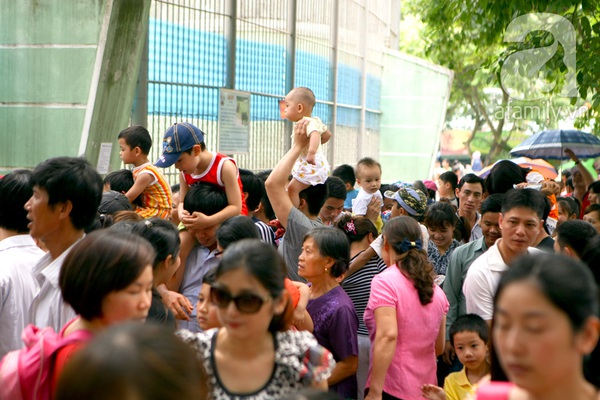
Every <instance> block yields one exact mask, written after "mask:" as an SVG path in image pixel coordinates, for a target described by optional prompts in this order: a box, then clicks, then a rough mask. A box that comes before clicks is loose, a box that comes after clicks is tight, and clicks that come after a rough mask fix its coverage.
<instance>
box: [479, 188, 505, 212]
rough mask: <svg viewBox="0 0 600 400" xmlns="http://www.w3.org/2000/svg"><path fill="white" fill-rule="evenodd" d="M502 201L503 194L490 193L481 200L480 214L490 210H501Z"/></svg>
mask: <svg viewBox="0 0 600 400" xmlns="http://www.w3.org/2000/svg"><path fill="white" fill-rule="evenodd" d="M503 201H504V194H502V193H494V194H490V195H489V196H488V197H486V198H485V200H483V201H482V202H481V215H483V214H485V213H488V212H492V213H499V212H502V202H503Z"/></svg>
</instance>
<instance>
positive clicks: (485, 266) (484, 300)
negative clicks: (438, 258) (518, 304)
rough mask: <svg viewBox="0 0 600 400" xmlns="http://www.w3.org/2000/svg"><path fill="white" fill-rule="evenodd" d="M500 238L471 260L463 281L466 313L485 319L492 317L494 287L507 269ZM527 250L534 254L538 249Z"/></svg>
mask: <svg viewBox="0 0 600 400" xmlns="http://www.w3.org/2000/svg"><path fill="white" fill-rule="evenodd" d="M500 240H502V239H498V240H497V241H496V243H494V245H493V246H492V247H490V248H489V249H488V251H486V252H485V253H483V254H482V255H481V256H479V257H478V258H477V259H476V260H475V261H473V264H471V267H469V270H468V272H467V276H466V277H465V282H464V283H463V293H464V295H465V302H466V306H467V313H469V314H471V313H473V314H477V315H479V316H480V317H481V318H483V319H484V320H486V321H490V320H491V319H492V316H493V313H494V296H495V294H496V289H497V288H498V284H499V283H500V278H502V275H504V272H505V271H507V270H508V265H506V263H505V262H504V259H503V258H502V255H501V254H500V249H499V248H498V243H500ZM527 252H528V253H529V254H536V253H540V250H538V249H536V248H534V247H529V248H528V249H527Z"/></svg>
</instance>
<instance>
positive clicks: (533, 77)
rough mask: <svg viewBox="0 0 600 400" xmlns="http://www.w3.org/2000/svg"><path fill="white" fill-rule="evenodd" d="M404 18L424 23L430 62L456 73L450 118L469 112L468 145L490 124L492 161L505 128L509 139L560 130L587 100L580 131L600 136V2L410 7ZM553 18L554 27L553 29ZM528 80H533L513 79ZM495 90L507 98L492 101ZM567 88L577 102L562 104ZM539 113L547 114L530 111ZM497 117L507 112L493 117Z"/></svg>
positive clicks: (526, 0) (519, 0)
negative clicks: (530, 131)
mask: <svg viewBox="0 0 600 400" xmlns="http://www.w3.org/2000/svg"><path fill="white" fill-rule="evenodd" d="M403 11H404V12H405V13H406V14H408V15H411V14H412V15H418V16H420V17H421V23H422V27H423V37H424V40H425V45H424V49H425V50H424V51H423V53H424V54H425V56H426V57H427V58H429V59H430V60H432V61H434V62H436V63H439V64H441V65H444V66H446V67H448V68H450V69H452V70H454V72H455V78H454V88H453V94H452V98H451V106H450V108H449V113H448V114H449V116H452V112H455V111H463V112H464V111H465V109H466V108H468V109H469V110H470V111H469V114H470V115H471V116H472V117H473V119H474V121H475V124H474V126H475V129H474V130H473V132H472V136H471V138H470V140H469V142H468V144H470V142H471V141H472V139H473V137H474V136H475V135H476V134H477V133H478V130H479V128H480V127H481V126H483V123H484V124H485V125H487V126H488V127H489V130H490V131H491V132H492V134H493V143H492V146H491V148H490V153H489V154H488V158H487V160H488V161H490V160H492V159H493V158H494V157H495V156H496V155H497V154H499V153H500V152H501V151H502V150H503V149H504V148H505V147H506V142H507V141H508V137H507V136H506V134H505V135H503V131H504V130H505V129H509V135H508V136H510V132H512V131H514V130H520V129H525V128H526V127H527V125H532V126H534V127H535V128H536V129H544V128H552V127H555V126H557V125H558V122H559V120H560V119H564V118H566V117H567V115H568V114H571V113H572V111H573V110H575V109H576V108H577V107H578V106H580V105H581V104H583V103H585V102H586V101H587V102H589V104H590V106H591V109H590V110H589V111H588V112H587V113H583V115H582V116H581V117H580V118H579V119H578V120H577V122H576V125H577V126H579V127H581V126H585V125H586V124H591V125H592V126H593V127H594V130H595V131H596V133H600V121H599V120H598V119H599V118H600V86H599V85H600V62H598V61H597V58H598V57H597V55H598V54H600V2H597V1H594V2H593V3H592V2H591V1H588V0H586V1H581V2H579V3H573V2H571V1H565V0H553V1H548V0H498V1H492V0H469V1H465V0H439V1H435V2H432V1H430V0H411V2H410V3H409V5H407V6H406V7H404V9H403ZM542 13H547V14H555V16H551V15H545V14H542ZM562 17H564V18H562ZM547 18H550V20H552V21H555V25H551V24H549V23H547V21H548V20H547ZM520 21H525V22H526V25H522V24H521V25H520V26H521V28H523V26H525V28H531V29H529V31H528V30H527V29H524V30H525V31H526V32H527V34H526V35H525V36H524V38H522V39H519V38H517V39H516V40H522V41H514V40H515V38H514V37H513V38H511V35H512V34H513V33H514V32H515V30H516V31H518V30H519V29H518V27H519V22H520ZM556 21H559V22H560V23H562V25H556ZM511 22H512V25H511ZM527 24H529V25H527ZM544 24H545V25H544ZM557 26H558V27H559V28H556V27H557ZM515 27H516V28H515ZM557 29H558V30H557ZM522 30H523V29H522ZM571 31H572V35H571V36H568V34H569V33H571ZM513 36H514V35H513ZM561 36H563V37H561ZM565 38H566V39H567V40H562V41H561V40H560V39H565ZM506 39H508V40H513V41H512V42H510V41H505V40H506ZM570 39H572V43H570V42H569V40H570ZM401 47H402V46H401ZM417 55H418V54H417ZM572 56H576V65H574V63H572V62H570V61H572V60H573V59H574V58H569V57H572ZM524 75H527V76H526V77H527V79H520V80H519V79H511V78H516V77H519V76H521V77H522V76H524ZM494 88H495V89H496V91H497V90H502V94H501V96H500V99H497V98H496V99H494V98H490V96H489V95H488V94H486V90H487V91H488V93H489V89H494ZM568 88H571V89H573V90H571V92H570V93H569V94H570V95H571V96H573V95H574V96H575V97H570V98H565V97H561V96H564V94H565V91H566V90H567V89H568ZM532 94H535V95H536V96H532ZM540 94H541V95H540ZM577 95H579V97H577ZM567 101H570V104H571V107H570V109H569V108H568V107H566V105H567V103H566V102H567ZM461 104H462V105H463V106H461ZM491 107H492V108H491ZM518 107H520V108H518ZM536 107H537V109H538V110H543V109H546V112H538V113H537V114H535V115H534V113H530V115H526V113H524V112H523V110H525V111H527V109H529V110H535V109H536ZM493 110H496V111H499V110H500V111H502V112H495V111H494V112H492V113H490V111H493ZM519 110H520V111H521V112H520V115H519V116H518V118H514V117H515V116H516V113H515V111H519ZM557 111H560V112H557ZM482 121H484V122H483V123H482ZM509 122H510V124H509ZM508 125H511V126H510V127H509V126H508Z"/></svg>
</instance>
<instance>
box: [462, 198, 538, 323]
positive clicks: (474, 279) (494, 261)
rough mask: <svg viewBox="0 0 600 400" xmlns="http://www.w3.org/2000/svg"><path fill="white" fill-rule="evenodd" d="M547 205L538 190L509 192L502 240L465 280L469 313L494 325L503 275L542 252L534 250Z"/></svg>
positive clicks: (502, 222)
mask: <svg viewBox="0 0 600 400" xmlns="http://www.w3.org/2000/svg"><path fill="white" fill-rule="evenodd" d="M544 202H545V199H544V196H543V195H542V194H541V193H540V192H538V191H537V190H533V189H511V190H509V191H508V192H506V194H505V197H504V200H503V202H502V212H501V213H500V217H499V225H500V229H501V230H502V238H501V239H498V240H497V241H496V243H495V244H494V245H493V246H492V247H490V248H489V250H488V251H487V252H485V253H483V254H482V255H481V256H480V257H478V258H477V259H476V260H475V261H473V264H471V267H470V268H469V271H468V272H467V276H466V277H465V282H464V284H463V293H464V295H465V301H466V306H467V313H469V314H470V313H474V314H477V315H479V316H480V317H481V318H483V319H484V320H486V321H488V323H490V322H491V320H492V315H493V308H494V307H493V301H494V295H495V293H496V289H497V287H498V283H499V281H500V278H501V277H502V275H503V273H504V272H505V271H507V270H508V268H509V265H510V264H511V263H512V262H513V261H514V260H515V259H517V258H518V257H519V256H522V255H524V254H526V253H530V254H535V253H537V252H540V250H538V249H536V248H533V247H530V246H531V245H532V244H533V242H534V241H535V239H536V237H537V235H538V233H539V232H540V229H543V224H544V220H543V219H542V215H543V212H544Z"/></svg>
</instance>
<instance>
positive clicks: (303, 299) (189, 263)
mask: <svg viewBox="0 0 600 400" xmlns="http://www.w3.org/2000/svg"><path fill="white" fill-rule="evenodd" d="M285 103H286V108H285V113H286V116H287V118H289V119H290V120H292V121H294V122H295V124H294V134H293V145H292V147H291V149H290V150H289V151H288V152H287V153H286V154H285V155H284V156H283V158H282V159H281V160H280V161H279V162H278V163H277V165H275V166H274V168H273V169H272V170H269V171H262V172H259V173H254V172H252V171H248V170H243V169H239V168H238V166H237V164H236V162H235V161H234V160H233V159H232V158H230V157H227V156H225V155H222V154H219V153H217V152H214V151H211V150H209V149H207V147H206V144H205V142H204V137H205V135H204V132H202V131H201V130H200V129H199V128H198V127H196V126H194V125H192V124H190V123H186V122H181V123H176V124H174V125H172V126H171V127H169V129H168V130H167V131H166V132H165V134H164V139H163V143H162V150H163V151H162V155H161V157H160V159H159V160H157V161H156V163H154V164H153V163H151V161H150V160H149V159H148V153H149V150H150V148H151V146H152V140H151V138H150V134H149V133H148V131H147V130H146V129H145V128H143V127H141V126H133V127H129V128H126V129H124V130H123V131H122V132H121V133H120V134H119V135H118V136H117V137H116V139H117V140H118V142H119V146H120V151H121V152H120V154H121V158H122V160H123V162H124V163H125V164H132V165H133V170H128V169H123V170H119V171H115V172H112V173H110V174H108V175H107V176H106V177H104V179H102V177H101V176H100V175H99V174H98V173H97V172H96V171H95V170H94V168H93V167H92V166H91V165H90V164H89V163H88V162H87V161H86V160H84V159H82V158H71V157H59V158H53V159H49V160H46V161H43V162H41V163H40V164H39V165H38V166H37V167H36V168H35V169H34V170H33V171H26V170H15V171H13V172H11V173H9V174H7V175H6V176H4V177H3V178H2V179H0V357H4V358H3V360H2V361H0V385H2V386H3V388H8V382H7V379H8V378H7V377H8V376H9V375H10V374H11V373H14V372H15V371H14V370H11V368H17V367H14V365H16V364H13V363H12V360H14V359H20V358H23V357H25V356H28V357H31V352H30V353H27V348H33V347H32V345H31V343H34V342H35V341H36V340H42V339H41V336H40V329H44V328H47V327H50V328H52V331H53V332H55V337H54V340H55V342H56V346H55V349H54V350H53V352H52V353H51V354H49V356H50V357H47V358H44V359H43V360H38V362H37V363H30V364H29V366H28V368H29V372H31V371H32V370H33V372H34V374H33V375H35V376H37V377H38V378H37V381H34V382H35V383H34V384H28V385H24V387H21V391H22V392H23V394H24V395H23V398H44V399H46V398H48V399H49V398H56V399H76V398H92V399H95V398H98V399H100V398H140V399H187V398H190V399H191V398H200V399H317V398H320V399H336V398H338V399H339V398H341V399H368V400H372V399H422V398H425V399H434V400H437V399H452V400H458V399H475V398H479V399H566V398H573V399H575V398H576V399H600V394H599V393H598V388H599V387H600V348H599V346H598V337H599V334H600V320H599V305H600V297H599V293H598V283H599V282H600V256H599V255H600V252H599V251H600V250H599V249H600V236H599V235H598V228H599V227H600V196H598V195H597V193H600V182H598V181H594V179H593V178H592V175H591V173H590V171H587V170H586V168H585V167H584V166H583V165H581V164H580V163H579V160H578V158H577V156H576V155H575V154H574V153H573V152H571V151H569V150H567V151H566V154H567V155H568V156H569V157H571V158H572V159H573V161H575V163H576V167H575V168H574V169H572V170H571V171H570V174H571V182H572V185H573V190H571V191H570V192H568V191H567V187H568V184H567V182H555V181H551V180H547V179H544V178H543V177H541V178H540V174H539V173H538V172H536V171H535V170H531V169H528V168H522V167H520V166H518V165H516V164H514V163H512V162H510V161H501V162H498V163H497V164H496V165H495V166H494V167H493V168H492V169H491V171H490V173H489V175H488V176H487V177H486V178H485V179H483V178H481V177H480V176H478V175H477V174H476V173H464V172H465V171H464V170H461V169H456V170H454V171H453V170H447V171H446V170H444V171H443V172H442V171H440V173H439V176H437V177H436V178H435V179H430V180H428V179H425V180H423V181H415V182H401V181H398V182H393V183H389V184H385V185H384V184H382V183H381V175H382V171H381V165H380V164H379V163H378V162H377V161H376V160H374V159H372V158H363V159H361V160H358V162H357V164H356V165H355V166H350V165H340V166H337V167H336V168H334V169H333V170H330V166H329V164H328V163H327V160H326V159H325V157H324V155H323V154H322V153H321V152H320V150H319V147H320V144H322V143H325V142H327V140H329V137H330V136H331V132H330V131H329V130H328V129H327V127H326V126H324V125H323V124H322V122H321V121H320V120H318V118H315V117H313V116H312V108H313V106H314V104H315V99H314V95H313V94H312V92H311V91H310V90H309V89H307V88H297V89H294V90H293V91H292V92H290V93H289V94H288V95H287V96H286V99H285ZM474 161H478V163H477V168H479V167H480V166H481V161H480V158H479V157H476V158H474ZM171 165H174V166H175V167H176V168H177V169H178V170H179V171H180V172H181V174H180V182H179V184H178V185H175V186H173V187H171V186H169V185H168V184H167V181H166V179H165V177H164V176H163V175H162V173H161V171H160V168H166V167H170V166H171ZM475 165H476V163H475V162H474V166H475ZM457 173H458V174H460V175H461V176H460V177H459V176H458V175H457ZM356 185H358V189H355V186H356ZM563 192H564V193H563ZM30 324H33V325H30ZM43 332H47V331H46V330H44V331H43ZM23 340H26V341H25V343H24V342H23ZM24 344H27V346H26V347H25V348H24ZM36 360H37V359H36ZM47 360H51V361H49V362H50V365H49V366H48V368H49V371H45V372H44V373H41V372H39V371H42V370H44V368H46V364H44V363H47V362H48V361H47ZM38 370H39V371H38ZM38 372H39V373H38ZM17 373H18V374H22V373H24V372H23V371H21V369H20V368H19V369H17ZM30 375H31V374H30ZM40 377H43V378H40ZM23 381H25V379H24V378H23V379H21V382H23ZM17 386H18V385H17ZM22 386H23V385H22ZM11 390H16V389H11ZM7 392H8V389H7ZM41 393H45V394H44V395H41ZM0 398H14V397H11V394H10V393H9V394H6V393H4V394H2V395H0Z"/></svg>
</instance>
